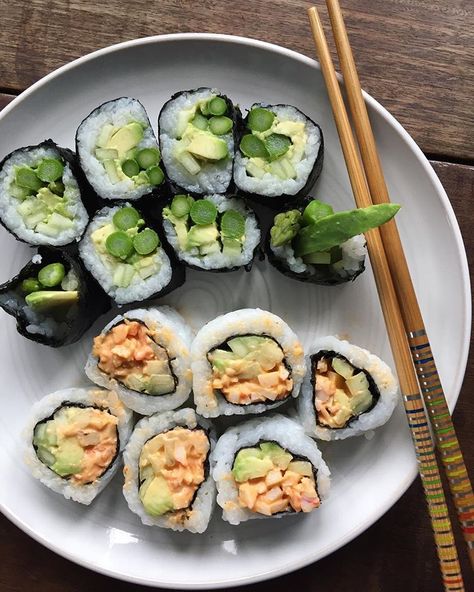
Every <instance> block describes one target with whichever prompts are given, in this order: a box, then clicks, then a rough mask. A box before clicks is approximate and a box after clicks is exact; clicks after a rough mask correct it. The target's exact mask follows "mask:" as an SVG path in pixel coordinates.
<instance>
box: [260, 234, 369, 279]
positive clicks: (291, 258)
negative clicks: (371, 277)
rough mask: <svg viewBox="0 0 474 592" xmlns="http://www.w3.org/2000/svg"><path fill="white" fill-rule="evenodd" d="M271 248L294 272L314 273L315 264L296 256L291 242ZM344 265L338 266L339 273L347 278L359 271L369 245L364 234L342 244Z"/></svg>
mask: <svg viewBox="0 0 474 592" xmlns="http://www.w3.org/2000/svg"><path fill="white" fill-rule="evenodd" d="M270 248H271V250H272V251H273V253H274V254H275V256H276V257H278V259H281V260H282V261H284V262H285V263H286V264H287V265H288V267H289V269H290V270H291V271H293V272H294V273H308V272H309V273H311V274H313V273H314V266H313V265H310V264H308V263H305V262H304V261H303V259H302V257H296V256H295V251H294V249H293V247H292V246H291V244H290V243H288V244H286V245H282V246H281V247H274V246H272V245H271V244H270ZM341 250H342V266H341V267H338V268H337V271H336V273H337V275H339V276H341V278H346V277H350V276H352V275H354V274H355V273H356V272H357V271H359V269H360V267H361V265H363V263H364V261H365V257H366V255H367V245H366V242H365V237H364V235H363V234H358V235H357V236H353V237H352V238H350V239H348V240H346V241H345V242H343V243H342V244H341Z"/></svg>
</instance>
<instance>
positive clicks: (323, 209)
mask: <svg viewBox="0 0 474 592" xmlns="http://www.w3.org/2000/svg"><path fill="white" fill-rule="evenodd" d="M399 209H400V206H398V205H396V204H382V205H376V206H370V207H368V208H358V209H356V210H347V211H343V212H336V213H335V212H334V210H333V208H332V207H331V206H330V205H329V204H326V203H323V202H321V201H319V200H316V199H314V200H312V201H310V202H309V203H308V205H307V206H306V208H305V209H304V210H303V211H300V210H288V211H286V212H282V213H280V214H277V215H276V216H275V218H274V220H273V225H272V227H271V228H270V232H269V233H268V236H267V241H266V251H267V254H268V258H269V261H270V263H271V264H272V265H273V266H274V267H276V269H278V270H279V271H280V272H281V273H283V274H284V275H287V276H288V277H291V278H293V279H296V280H300V281H302V282H310V283H313V284H320V285H328V286H330V285H335V284H341V283H344V282H348V281H352V280H354V279H355V278H356V277H357V276H358V275H360V274H361V273H362V272H363V271H364V269H365V256H366V255H367V248H366V242H365V238H364V236H363V234H362V233H363V232H367V231H368V230H370V229H372V228H376V227H378V226H380V225H382V224H385V222H388V221H389V220H390V219H391V218H393V216H394V215H395V214H396V213H397V212H398V210H399Z"/></svg>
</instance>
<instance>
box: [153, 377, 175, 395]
mask: <svg viewBox="0 0 474 592" xmlns="http://www.w3.org/2000/svg"><path fill="white" fill-rule="evenodd" d="M174 389H175V382H174V378H173V377H172V376H171V375H170V374H154V375H153V376H151V377H150V380H149V381H148V385H147V392H148V393H149V394H150V395H166V394H167V393H171V392H173V391H174Z"/></svg>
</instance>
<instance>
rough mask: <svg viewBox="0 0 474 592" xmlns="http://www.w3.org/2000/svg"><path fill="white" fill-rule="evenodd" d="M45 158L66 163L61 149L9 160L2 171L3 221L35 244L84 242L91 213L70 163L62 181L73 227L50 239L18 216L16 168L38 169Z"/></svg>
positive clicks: (17, 155) (0, 207) (0, 211)
mask: <svg viewBox="0 0 474 592" xmlns="http://www.w3.org/2000/svg"><path fill="white" fill-rule="evenodd" d="M44 158H55V159H58V160H61V161H62V158H61V156H60V154H59V152H58V151H57V150H55V149H54V148H51V147H48V148H46V147H43V146H40V147H38V148H33V149H31V150H21V149H20V150H16V151H15V152H14V153H13V154H12V155H11V156H10V158H8V159H7V160H6V161H5V163H4V165H3V167H2V169H1V170H0V218H1V219H2V221H3V223H4V224H5V226H6V227H7V228H8V230H9V231H10V232H12V233H13V234H15V235H16V236H17V237H18V238H19V239H20V240H22V241H25V242H27V243H29V244H31V245H51V246H54V247H58V246H63V245H67V244H68V243H70V242H72V241H75V240H76V241H78V240H80V238H81V236H82V234H83V232H84V229H85V227H86V226H87V222H88V220H89V216H88V215H87V211H86V209H85V207H84V206H83V204H82V201H81V192H80V190H79V185H78V183H77V181H76V179H75V177H74V175H73V174H72V171H71V168H70V166H69V164H68V163H67V162H66V163H65V166H64V171H63V176H62V182H63V183H64V198H66V199H67V202H68V210H69V211H70V212H71V214H72V216H73V219H72V222H73V226H72V227H71V228H67V229H65V230H62V231H61V232H60V234H59V235H58V236H56V237H54V236H49V235H46V234H42V233H41V232H36V231H35V230H33V229H31V228H28V227H27V226H26V225H25V223H24V221H23V218H22V217H21V215H20V214H19V213H18V206H19V205H20V203H21V201H20V200H19V199H17V198H16V197H13V196H12V195H11V194H10V186H11V184H12V183H13V182H14V181H15V175H16V167H18V166H29V167H32V168H34V167H36V166H37V165H38V164H39V163H40V162H41V161H42V160H43V159H44ZM63 162H64V161H63Z"/></svg>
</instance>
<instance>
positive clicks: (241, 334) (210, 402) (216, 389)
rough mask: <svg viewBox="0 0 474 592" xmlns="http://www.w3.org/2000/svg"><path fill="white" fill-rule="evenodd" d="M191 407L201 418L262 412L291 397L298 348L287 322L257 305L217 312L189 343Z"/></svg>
mask: <svg viewBox="0 0 474 592" xmlns="http://www.w3.org/2000/svg"><path fill="white" fill-rule="evenodd" d="M191 357H192V366H191V368H192V371H193V392H194V403H195V405H196V411H197V413H199V414H200V415H203V416H204V417H217V416H219V415H242V414H246V413H264V412H265V411H268V410H269V409H273V408H275V407H278V406H280V405H282V404H283V403H285V401H289V400H291V399H292V398H293V397H297V396H298V394H299V391H300V387H301V383H302V382H303V377H304V374H305V363H304V353H303V347H302V345H301V343H300V341H299V340H298V338H297V336H296V335H295V334H294V333H293V331H292V330H291V329H290V327H288V325H287V324H286V323H285V322H284V321H283V320H282V319H280V317H277V316H276V315H274V314H272V313H270V312H267V311H264V310H260V309H258V308H257V309H252V308H247V309H242V310H236V311H234V312H230V313H228V314H225V315H221V316H220V317H217V318H216V319H214V320H212V321H210V322H209V323H207V325H205V326H204V327H203V328H202V329H201V330H200V331H199V332H198V334H197V335H196V338H195V339H194V341H193V344H192V347H191Z"/></svg>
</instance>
